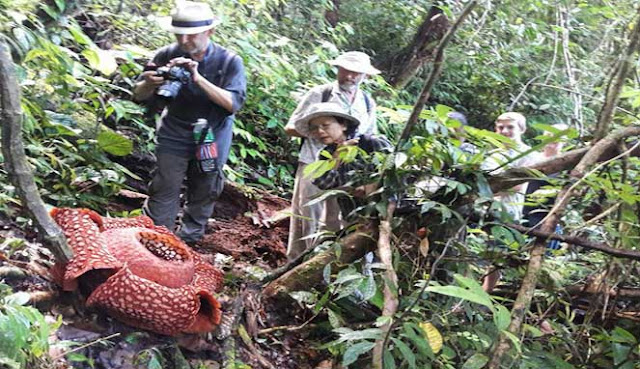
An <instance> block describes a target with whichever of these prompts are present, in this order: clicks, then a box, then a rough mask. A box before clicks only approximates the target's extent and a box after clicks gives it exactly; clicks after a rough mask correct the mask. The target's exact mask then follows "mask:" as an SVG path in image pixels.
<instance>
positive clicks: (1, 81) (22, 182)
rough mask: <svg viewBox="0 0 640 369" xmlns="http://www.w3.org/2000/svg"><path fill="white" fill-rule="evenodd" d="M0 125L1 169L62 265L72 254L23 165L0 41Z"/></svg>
mask: <svg viewBox="0 0 640 369" xmlns="http://www.w3.org/2000/svg"><path fill="white" fill-rule="evenodd" d="M0 122H1V123H2V154H3V155H4V167H5V169H6V171H7V173H8V174H9V178H10V180H11V182H12V183H13V185H14V186H15V187H16V190H17V192H18V196H19V197H20V201H21V202H22V207H23V208H24V209H25V210H27V212H29V213H30V215H31V218H32V219H33V220H34V221H35V225H36V228H37V229H38V231H39V233H40V237H41V238H42V242H43V243H44V245H45V246H46V247H47V248H48V249H49V250H51V252H53V254H54V255H55V257H56V260H57V261H59V262H62V263H65V262H67V261H69V259H71V257H72V256H73V253H72V252H71V249H69V247H68V246H67V243H66V240H65V237H64V234H63V232H62V230H61V229H60V228H59V227H58V225H57V224H56V223H55V222H54V221H53V219H51V217H50V216H49V212H48V211H47V209H46V208H45V206H44V202H43V201H42V198H40V194H39V193H38V187H36V183H35V180H34V179H33V173H32V172H31V167H30V166H29V163H28V162H27V157H26V155H25V153H24V146H23V143H22V111H21V109H20V87H19V86H18V82H17V81H16V77H15V73H14V68H13V61H12V60H11V55H10V54H9V49H8V47H7V45H6V44H5V43H4V41H1V40H0Z"/></svg>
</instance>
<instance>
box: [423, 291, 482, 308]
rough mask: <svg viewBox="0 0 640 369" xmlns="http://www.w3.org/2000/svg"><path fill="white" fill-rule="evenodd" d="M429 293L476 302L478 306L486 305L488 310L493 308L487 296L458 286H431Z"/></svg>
mask: <svg viewBox="0 0 640 369" xmlns="http://www.w3.org/2000/svg"><path fill="white" fill-rule="evenodd" d="M427 292H434V293H439V294H441V295H446V296H451V297H456V298H459V299H463V300H467V301H471V302H475V303H476V304H480V305H484V306H486V307H488V308H493V305H492V303H491V300H487V298H486V297H485V296H482V295H481V294H477V293H475V292H473V291H471V290H468V289H465V288H462V287H458V286H431V287H427Z"/></svg>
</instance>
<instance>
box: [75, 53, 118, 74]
mask: <svg viewBox="0 0 640 369" xmlns="http://www.w3.org/2000/svg"><path fill="white" fill-rule="evenodd" d="M82 55H83V56H84V57H85V58H87V61H88V62H89V66H90V67H91V68H92V69H93V70H96V71H98V72H100V73H102V74H104V75H105V76H110V75H111V74H113V72H115V71H116V69H118V63H117V62H116V59H115V58H114V57H113V55H111V53H110V52H109V51H107V50H102V49H100V48H98V47H94V48H91V49H85V50H83V51H82Z"/></svg>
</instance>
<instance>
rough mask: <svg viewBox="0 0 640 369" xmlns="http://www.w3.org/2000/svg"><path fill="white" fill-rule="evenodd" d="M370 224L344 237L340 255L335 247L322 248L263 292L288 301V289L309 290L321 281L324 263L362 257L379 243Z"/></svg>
mask: <svg viewBox="0 0 640 369" xmlns="http://www.w3.org/2000/svg"><path fill="white" fill-rule="evenodd" d="M373 229H374V227H373V226H372V225H371V224H367V225H365V226H361V227H360V228H359V229H358V230H357V231H356V232H354V233H351V234H349V235H347V236H346V237H344V238H343V239H342V240H341V241H340V242H341V244H342V247H341V252H340V255H339V256H338V255H336V252H335V249H334V248H331V249H329V250H326V251H323V252H321V253H319V254H317V255H315V256H313V257H312V258H311V259H309V260H307V261H305V262H304V263H302V264H300V265H298V266H297V267H295V268H293V269H291V270H290V271H288V272H286V273H285V274H283V275H282V276H281V277H279V278H277V279H275V280H273V281H272V282H270V283H269V284H268V285H267V286H266V287H265V289H264V290H263V296H264V298H266V299H270V300H272V301H273V302H274V304H276V305H281V304H286V303H289V302H290V301H291V300H290V297H289V295H288V294H289V292H293V291H300V290H308V289H309V288H310V287H313V286H317V285H319V284H320V283H321V282H322V271H323V270H324V267H325V265H327V264H329V263H332V262H335V261H337V262H338V263H341V264H348V263H351V262H354V261H355V260H357V259H359V258H361V257H362V256H363V255H364V254H365V253H366V252H367V251H371V250H373V249H374V247H375V246H376V239H377V235H376V234H374V233H375V232H374V231H373Z"/></svg>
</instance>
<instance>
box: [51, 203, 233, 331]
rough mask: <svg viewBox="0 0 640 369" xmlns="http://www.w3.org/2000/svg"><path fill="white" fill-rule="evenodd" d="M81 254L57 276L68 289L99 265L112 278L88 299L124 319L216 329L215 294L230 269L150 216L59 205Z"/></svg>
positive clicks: (59, 217) (56, 213)
mask: <svg viewBox="0 0 640 369" xmlns="http://www.w3.org/2000/svg"><path fill="white" fill-rule="evenodd" d="M51 216H52V217H53V219H54V220H55V221H56V222H57V223H58V224H59V225H60V227H61V228H62V229H63V230H64V234H65V236H66V237H67V242H68V244H69V246H70V247H71V249H72V250H73V253H74V257H73V258H72V259H71V261H69V263H68V264H66V265H64V266H61V265H57V266H56V269H55V270H54V275H56V276H57V277H58V279H60V284H61V285H62V287H63V289H65V290H67V291H72V290H75V289H76V288H77V287H78V280H79V279H81V278H90V276H89V275H88V274H87V273H88V272H89V271H92V270H103V271H105V272H106V273H107V275H108V277H107V278H106V280H105V281H103V282H102V283H101V284H100V285H99V286H98V287H96V288H95V289H94V290H93V292H92V293H91V295H90V296H89V298H88V300H87V305H88V306H95V307H98V308H102V309H105V310H106V311H107V312H108V313H109V314H111V315H112V316H114V317H116V318H117V319H119V320H122V321H123V322H125V323H127V324H130V325H132V326H136V327H139V328H142V329H147V330H150V331H154V332H157V333H161V334H166V335H174V334H177V333H204V332H210V331H212V330H213V329H214V328H215V327H216V326H217V325H218V324H219V323H220V317H221V311H220V303H218V300H216V298H215V295H214V292H215V291H217V290H219V289H220V287H221V286H222V277H223V274H222V272H221V271H219V270H218V269H216V268H214V267H213V266H212V265H210V264H208V263H206V262H205V261H203V260H202V258H201V257H200V255H199V254H198V253H196V252H195V251H193V250H192V249H191V248H189V247H188V246H187V245H186V244H184V242H182V241H181V240H180V239H179V238H177V237H176V236H175V235H173V233H171V232H170V231H169V230H168V229H166V228H165V227H158V226H155V225H154V224H153V222H152V221H151V219H150V218H149V217H146V216H139V217H135V218H118V219H116V218H106V217H102V216H100V215H99V214H98V213H96V212H94V211H91V210H88V209H67V208H56V209H53V210H52V211H51Z"/></svg>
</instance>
